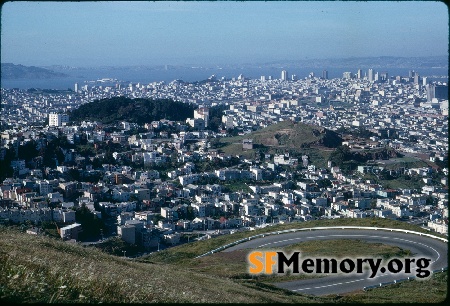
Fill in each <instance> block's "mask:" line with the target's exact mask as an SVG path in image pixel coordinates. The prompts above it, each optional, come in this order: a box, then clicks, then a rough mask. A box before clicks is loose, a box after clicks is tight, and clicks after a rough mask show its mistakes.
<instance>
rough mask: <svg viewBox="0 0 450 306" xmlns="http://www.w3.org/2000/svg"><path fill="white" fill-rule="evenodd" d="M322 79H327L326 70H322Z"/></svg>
mask: <svg viewBox="0 0 450 306" xmlns="http://www.w3.org/2000/svg"><path fill="white" fill-rule="evenodd" d="M322 79H324V80H328V71H327V70H324V71H322Z"/></svg>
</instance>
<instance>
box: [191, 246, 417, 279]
mask: <svg viewBox="0 0 450 306" xmlns="http://www.w3.org/2000/svg"><path fill="white" fill-rule="evenodd" d="M264 250H274V251H284V252H285V253H290V252H292V251H300V252H301V255H300V256H301V257H304V258H306V257H312V258H314V257H332V258H345V257H348V256H349V255H351V256H371V257H376V258H380V257H381V258H385V259H388V258H392V257H404V256H406V255H408V254H409V251H408V250H403V249H401V248H399V247H396V246H390V245H385V244H381V243H369V242H364V241H361V240H354V239H336V240H327V241H326V243H324V242H323V241H305V242H300V243H295V244H292V245H289V246H285V247H282V248H275V249H271V248H267V249H264ZM251 251H252V250H249V249H245V250H236V251H232V252H220V253H215V254H213V255H208V256H205V257H202V258H199V259H192V260H191V261H190V262H189V263H187V262H185V263H184V265H188V266H189V267H190V269H192V270H193V271H197V272H201V273H207V274H211V275H216V276H220V277H231V278H235V279H249V278H251V279H254V280H257V281H262V282H271V283H272V282H281V281H289V280H295V279H304V278H312V277H319V276H317V275H310V274H306V275H305V274H297V275H288V274H286V275H273V276H272V275H259V276H256V277H255V276H253V277H252V276H250V275H249V274H248V273H247V272H248V264H247V260H246V259H247V255H248V253H250V252H251Z"/></svg>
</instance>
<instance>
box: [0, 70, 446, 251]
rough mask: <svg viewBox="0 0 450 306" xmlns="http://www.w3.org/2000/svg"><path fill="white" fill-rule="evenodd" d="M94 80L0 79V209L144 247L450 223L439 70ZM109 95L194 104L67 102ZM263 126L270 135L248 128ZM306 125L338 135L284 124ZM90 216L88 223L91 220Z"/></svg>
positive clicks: (7, 215) (68, 234) (11, 219)
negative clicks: (32, 84) (10, 85)
mask: <svg viewBox="0 0 450 306" xmlns="http://www.w3.org/2000/svg"><path fill="white" fill-rule="evenodd" d="M98 83H99V82H97V83H96V84H95V85H94V86H91V85H83V86H79V85H78V84H76V85H75V88H74V90H70V91H45V90H39V89H33V90H18V89H3V88H2V89H1V95H2V99H1V107H2V118H1V124H2V134H1V150H0V160H1V161H2V182H1V185H0V189H1V193H0V198H1V202H0V204H1V205H0V206H1V208H0V219H1V221H2V222H3V223H5V224H9V223H12V224H29V225H30V226H33V227H35V229H34V230H31V229H30V233H33V234H36V233H37V234H39V233H40V232H41V230H40V227H42V225H43V224H45V225H46V226H49V224H50V225H52V224H53V225H54V226H56V229H57V231H58V234H59V235H60V237H61V238H62V239H64V240H71V239H75V240H79V239H80V237H82V238H83V239H88V238H89V239H91V238H95V239H100V238H102V239H103V238H104V237H105V236H106V237H110V236H116V235H118V236H120V237H121V239H122V240H124V241H125V242H127V243H129V244H131V245H138V246H141V247H143V248H145V249H146V250H152V249H155V248H159V247H160V244H163V245H165V246H171V245H175V244H178V243H180V242H182V237H183V235H185V234H186V233H191V234H192V233H197V236H196V235H193V236H192V237H196V239H206V238H208V237H211V236H214V235H220V234H230V233H233V232H234V231H238V230H248V229H251V228H254V227H262V226H270V225H272V224H277V223H288V222H306V221H309V220H315V219H325V218H366V217H378V218H392V219H399V220H403V221H404V222H410V223H414V224H419V225H422V226H423V227H425V228H427V229H429V230H431V231H436V232H438V233H442V234H448V179H447V177H448V85H447V83H443V82H437V81H433V82H431V81H430V80H428V79H427V78H426V77H424V78H421V77H419V74H418V73H417V72H411V73H410V75H409V76H408V77H405V76H395V77H389V76H388V73H387V72H380V73H378V72H374V71H373V70H372V69H369V72H368V76H363V75H362V71H361V70H359V71H358V72H357V73H355V74H353V73H351V72H348V73H344V75H343V78H336V79H330V80H329V79H327V77H326V74H325V73H324V74H323V76H322V77H316V76H314V75H313V74H310V76H309V77H308V78H305V79H299V80H297V79H296V78H295V76H294V77H292V78H291V79H289V78H288V74H287V72H286V71H283V72H282V74H281V79H272V78H267V79H266V77H261V79H259V80H254V79H247V78H245V77H244V76H242V75H240V76H239V77H237V78H236V79H234V78H233V79H231V80H229V79H217V78H216V77H215V76H211V77H210V78H209V79H207V80H205V81H202V82H195V83H186V82H183V81H181V80H176V81H173V82H170V83H168V84H166V83H164V82H154V83H151V84H146V85H144V84H140V83H138V84H127V85H125V86H124V85H123V84H121V83H116V84H114V85H103V84H100V85H99V84H98ZM100 83H101V82H100ZM113 97H126V98H132V99H136V98H151V99H154V100H156V101H157V100H158V99H173V100H175V101H180V102H184V103H190V104H192V105H194V106H195V107H196V109H195V110H194V112H193V114H192V117H191V118H187V119H186V120H185V121H172V120H168V119H166V118H164V117H162V118H161V119H160V120H154V121H151V122H148V123H145V124H142V125H140V124H137V123H136V122H128V121H119V122H116V123H108V124H105V123H104V122H101V121H100V120H98V121H89V120H83V121H80V122H74V121H71V120H72V119H71V112H73V111H74V110H75V109H77V108H79V107H80V106H82V105H87V104H90V103H99V101H101V100H103V101H107V100H104V99H110V98H113ZM173 111H174V112H176V111H177V110H173ZM213 111H214V112H216V113H219V116H217V115H214V116H215V117H214V116H213ZM165 117H167V116H165ZM269 127H270V128H273V129H274V131H275V132H273V133H275V134H270V133H269V132H267V133H269V134H267V135H272V136H273V135H275V136H273V137H272V136H270V137H272V138H271V140H270V141H272V142H270V141H268V139H265V140H261V139H260V138H258V137H260V136H256V135H258V134H257V133H263V132H265V131H267V130H268V129H269ZM311 127H314V128H311ZM309 129H311V133H312V134H313V135H312V137H313V136H314V137H319V136H320V137H321V135H319V134H324V135H325V134H326V133H335V134H336V135H340V136H339V137H340V138H339V143H336V144H334V143H333V144H330V145H327V143H318V142H315V143H306V142H302V144H301V146H300V147H298V148H295V144H294V145H290V142H292V143H293V142H294V140H293V137H294V136H292V135H293V132H292V131H298V130H308V131H309ZM328 131H331V132H328ZM286 135H287V136H286ZM333 135H334V134H333ZM336 137H338V136H336ZM227 139H229V140H227ZM336 139H338V138H336ZM302 150H303V151H302ZM305 150H306V151H305ZM308 150H309V151H308ZM314 150H317V151H319V152H321V153H324V152H325V153H327V152H328V153H327V154H328V155H327V156H328V158H325V157H324V156H325V155H320V154H319V155H317V154H315V153H314V152H317V151H314ZM305 152H306V153H305ZM308 152H309V153H308ZM349 156H353V157H352V158H349ZM355 156H359V158H360V160H358V159H357V158H355ZM350 160H351V162H350ZM87 215H89V216H91V217H92V219H89V220H96V222H97V221H98V224H101V226H99V228H94V227H92V228H88V227H89V226H87V225H86V224H89V222H81V221H80V220H82V216H84V217H83V218H85V217H86V216H87ZM86 218H87V217H86ZM86 218H85V219H83V220H87V219H86ZM83 223H84V224H83ZM88 234H89V235H91V236H89V235H88ZM80 235H81V236H80ZM83 239H82V240H83ZM183 241H184V240H183ZM188 241H189V240H188Z"/></svg>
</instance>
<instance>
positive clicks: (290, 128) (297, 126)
mask: <svg viewBox="0 0 450 306" xmlns="http://www.w3.org/2000/svg"><path fill="white" fill-rule="evenodd" d="M246 138H249V139H253V143H254V144H262V145H264V146H273V147H286V148H298V149H300V148H305V147H308V146H310V145H317V146H324V147H328V148H336V147H338V146H339V145H341V143H342V139H341V138H340V137H339V135H338V134H337V133H335V132H333V131H330V130H327V129H325V128H322V127H319V126H313V125H308V124H304V123H301V122H298V123H295V122H292V121H282V122H279V123H276V124H273V125H270V126H268V127H266V128H264V129H261V130H258V131H255V132H252V133H250V134H247V135H244V136H239V137H232V138H223V139H222V140H223V142H227V143H234V142H241V141H242V139H246Z"/></svg>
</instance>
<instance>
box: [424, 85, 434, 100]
mask: <svg viewBox="0 0 450 306" xmlns="http://www.w3.org/2000/svg"><path fill="white" fill-rule="evenodd" d="M425 89H426V91H427V101H428V102H431V100H433V98H434V85H433V84H427V85H426V86H425Z"/></svg>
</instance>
